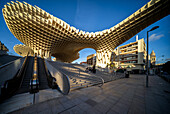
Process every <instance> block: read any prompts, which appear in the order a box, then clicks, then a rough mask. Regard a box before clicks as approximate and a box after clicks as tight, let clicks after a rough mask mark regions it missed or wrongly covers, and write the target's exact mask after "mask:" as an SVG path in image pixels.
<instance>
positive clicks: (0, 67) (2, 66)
mask: <svg viewBox="0 0 170 114" xmlns="http://www.w3.org/2000/svg"><path fill="white" fill-rule="evenodd" d="M19 59H22V58H19ZM19 59H16V60H19ZM16 60H13V61H10V62H8V63H6V64H4V65H1V66H0V69H2V68H4V67H6V66H8V65H10V64H12V63H14V62H15V61H16Z"/></svg>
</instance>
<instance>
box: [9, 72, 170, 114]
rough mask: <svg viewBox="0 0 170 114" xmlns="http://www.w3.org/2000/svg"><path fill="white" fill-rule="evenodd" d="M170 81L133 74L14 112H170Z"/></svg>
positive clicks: (117, 113) (160, 113)
mask: <svg viewBox="0 0 170 114" xmlns="http://www.w3.org/2000/svg"><path fill="white" fill-rule="evenodd" d="M169 107H170V84H169V83H167V82H165V81H164V80H163V79H161V78H160V77H158V76H149V88H146V87H145V75H130V78H123V79H119V80H115V81H112V82H108V83H105V84H104V85H103V86H102V87H98V86H93V87H89V88H83V89H79V90H74V91H71V92H70V94H69V95H65V96H61V97H58V98H55V99H51V100H48V101H45V102H41V103H38V104H34V105H31V106H29V107H26V108H23V109H20V110H17V111H15V112H12V113H23V114H25V113H32V114H33V113H43V114H49V113H53V114H56V113H60V114H70V113H71V114H86V113H88V114H103V113H107V114H145V113H146V114H170V110H169Z"/></svg>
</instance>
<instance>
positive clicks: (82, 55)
mask: <svg viewBox="0 0 170 114" xmlns="http://www.w3.org/2000/svg"><path fill="white" fill-rule="evenodd" d="M95 53H96V50H94V49H92V48H85V49H82V50H81V51H79V54H80V58H79V59H77V60H75V61H73V62H72V63H78V64H80V63H81V62H87V56H88V55H91V54H95Z"/></svg>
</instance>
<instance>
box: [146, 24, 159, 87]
mask: <svg viewBox="0 0 170 114" xmlns="http://www.w3.org/2000/svg"><path fill="white" fill-rule="evenodd" d="M157 28H159V26H155V27H153V28H152V29H150V30H149V31H147V58H146V59H147V62H146V64H147V67H146V68H147V73H146V87H148V75H149V66H148V50H149V43H148V41H149V40H148V36H149V32H150V31H153V30H155V29H157Z"/></svg>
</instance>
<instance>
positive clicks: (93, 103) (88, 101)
mask: <svg viewBox="0 0 170 114" xmlns="http://www.w3.org/2000/svg"><path fill="white" fill-rule="evenodd" d="M85 103H87V104H89V105H90V106H92V107H93V106H95V105H97V104H98V103H97V102H96V101H94V100H92V99H88V100H87V101H85Z"/></svg>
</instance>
